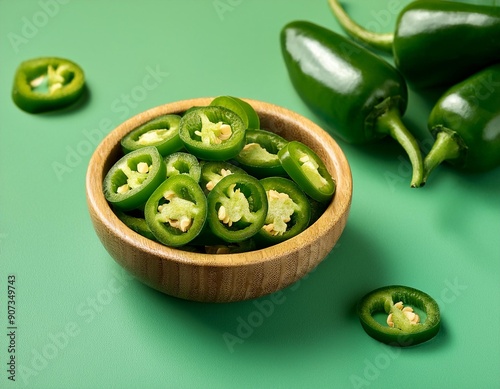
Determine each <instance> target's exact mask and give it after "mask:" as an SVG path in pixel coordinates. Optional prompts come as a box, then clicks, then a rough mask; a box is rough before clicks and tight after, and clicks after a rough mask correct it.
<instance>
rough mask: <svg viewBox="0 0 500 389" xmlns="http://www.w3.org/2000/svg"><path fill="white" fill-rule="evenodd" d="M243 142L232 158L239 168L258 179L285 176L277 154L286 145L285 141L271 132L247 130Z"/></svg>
mask: <svg viewBox="0 0 500 389" xmlns="http://www.w3.org/2000/svg"><path fill="white" fill-rule="evenodd" d="M245 142H246V144H245V146H244V147H243V149H242V150H241V151H240V153H239V154H238V155H237V156H236V157H234V160H235V161H236V162H238V165H239V166H241V167H242V168H243V169H245V170H246V171H247V172H248V173H250V174H252V175H254V176H256V177H258V178H264V177H270V176H284V175H286V173H285V170H284V169H283V166H281V162H280V160H279V157H278V152H279V151H280V150H281V149H282V148H283V147H285V145H286V144H287V143H288V141H287V140H286V139H284V138H282V137H281V136H279V135H278V134H275V133H273V132H271V131H266V130H262V129H257V130H247V132H246V141H245Z"/></svg>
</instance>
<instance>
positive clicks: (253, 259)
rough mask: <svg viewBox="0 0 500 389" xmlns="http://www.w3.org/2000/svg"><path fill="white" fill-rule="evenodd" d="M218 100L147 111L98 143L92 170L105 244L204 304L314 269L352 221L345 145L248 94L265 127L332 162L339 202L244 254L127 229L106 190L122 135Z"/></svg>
mask: <svg viewBox="0 0 500 389" xmlns="http://www.w3.org/2000/svg"><path fill="white" fill-rule="evenodd" d="M211 100H212V98H199V99H192V100H184V101H179V102H175V103H169V104H165V105H162V106H159V107H155V108H152V109H150V110H148V111H145V112H143V113H140V114H138V115H136V116H134V117H132V118H130V119H129V120H127V121H125V122H124V123H122V124H121V125H119V126H118V127H117V128H115V129H114V130H113V131H112V132H111V133H110V134H109V135H108V136H107V137H106V138H105V139H104V140H103V141H102V142H101V144H100V145H99V146H98V147H97V148H96V150H95V152H94V154H93V155H92V157H91V160H90V162H89V166H88V170H87V176H86V191H87V204H88V209H89V214H90V217H91V220H92V223H93V226H94V229H95V231H96V233H97V236H98V237H99V239H100V240H101V242H102V244H103V246H104V247H105V249H106V250H107V251H108V252H109V254H110V255H111V257H113V258H114V260H115V261H116V262H118V263H119V264H120V265H121V266H123V267H124V268H125V269H127V270H128V271H129V272H130V273H131V274H133V275H134V276H135V277H136V278H137V279H139V280H140V281H141V282H143V283H145V284H147V285H149V286H151V287H152V288H155V289H157V290H159V291H161V292H163V293H166V294H168V295H171V296H176V297H179V298H183V299H188V300H194V301H204V302H231V301H240V300H247V299H252V298H257V297H260V296H263V295H266V294H269V293H273V292H275V291H278V290H280V289H282V288H284V287H286V286H288V285H290V284H292V283H294V282H295V281H297V280H298V279H300V278H301V277H303V276H304V275H305V274H307V273H308V272H309V271H311V270H312V269H314V268H315V267H316V266H317V265H318V264H319V263H320V262H321V261H322V260H323V259H324V258H325V257H326V256H327V255H328V253H329V252H330V251H331V250H332V248H333V247H334V246H335V244H336V242H337V240H338V239H339V237H340V235H341V234H342V231H343V230H344V227H345V225H346V222H347V218H348V215H349V210H350V206H351V199H352V189H353V188H352V176H351V170H350V167H349V164H348V162H347V160H346V158H345V156H344V153H343V152H342V150H341V149H340V147H339V146H338V144H337V143H336V142H335V141H334V140H333V139H332V138H331V137H330V136H329V135H328V134H327V133H326V132H325V131H324V130H322V129H321V128H320V127H318V126H317V125H316V124H314V123H313V122H311V121H310V120H308V119H306V118H304V117H302V116H300V115H298V114H296V113H294V112H292V111H289V110H287V109H284V108H281V107H278V106H276V105H273V104H269V103H264V102H260V101H255V100H248V99H245V100H246V101H247V102H248V103H250V104H251V105H252V106H253V107H254V109H255V110H256V111H257V113H258V114H259V116H260V119H261V128H262V129H266V130H270V131H273V132H276V133H277V134H279V135H281V136H282V137H284V138H285V139H288V140H299V141H301V142H303V143H305V144H307V145H308V146H309V147H310V148H312V149H313V150H314V151H316V153H318V155H319V156H320V158H322V160H323V161H324V162H325V164H326V167H327V169H328V171H329V172H330V174H331V175H332V177H333V178H335V180H336V182H337V189H336V193H335V196H334V199H333V201H332V202H331V203H330V204H329V206H328V208H327V209H326V211H325V213H324V214H323V215H322V216H321V217H320V218H319V219H318V220H317V221H316V222H315V223H314V224H313V225H312V226H310V227H309V228H308V229H307V230H306V231H304V232H302V233H301V234H299V235H297V236H296V237H294V238H292V239H289V240H288V241H286V242H284V243H281V244H278V245H275V246H272V247H269V248H266V249H262V250H255V251H252V252H249V253H242V254H219V255H209V254H200V253H190V252H186V251H182V250H179V249H174V248H169V247H166V246H164V245H161V244H159V243H156V242H153V241H151V240H149V239H146V238H144V237H143V236H141V235H139V234H137V233H135V232H134V231H132V230H130V229H129V228H128V227H126V226H125V225H124V224H123V223H122V222H121V221H120V220H119V219H118V217H117V216H116V215H115V214H114V213H113V211H112V210H111V208H110V207H109V205H108V203H107V202H106V199H105V198H104V195H103V187H102V182H103V179H104V176H105V175H106V173H107V171H108V170H109V169H110V168H111V166H112V165H113V164H114V163H115V162H116V161H117V160H118V158H119V156H120V155H121V149H120V140H121V138H122V137H123V136H124V135H125V134H127V133H128V132H130V131H131V130H132V129H134V128H135V127H137V126H139V125H141V124H143V123H145V122H147V121H148V120H151V119H153V118H155V117H157V116H159V115H163V114H168V113H177V114H182V113H183V112H184V111H186V110H187V109H188V108H190V107H192V106H203V105H208V104H209V103H210V101H211Z"/></svg>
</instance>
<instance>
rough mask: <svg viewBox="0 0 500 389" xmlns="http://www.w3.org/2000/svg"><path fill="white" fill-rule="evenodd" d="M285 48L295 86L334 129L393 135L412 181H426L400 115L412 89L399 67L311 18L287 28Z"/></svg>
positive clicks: (348, 134) (365, 138)
mask: <svg viewBox="0 0 500 389" xmlns="http://www.w3.org/2000/svg"><path fill="white" fill-rule="evenodd" d="M281 48H282V54H283V58H284V61H285V64H286V67H287V70H288V73H289V76H290V79H291V81H292V84H293V86H294V88H295V90H296V91H297V93H298V94H299V96H300V97H301V98H302V100H303V101H304V102H305V103H306V104H307V105H308V106H309V108H310V109H311V110H312V111H313V112H315V113H316V114H317V115H318V116H319V117H321V118H322V119H323V120H324V121H325V122H326V123H327V124H328V125H329V126H331V130H332V134H333V135H335V136H339V137H341V138H342V139H343V140H345V141H346V142H349V143H352V144H364V143H368V142H373V141H376V140H379V139H382V138H384V137H386V136H388V135H389V136H391V137H392V138H394V139H395V140H396V141H397V142H398V143H399V144H401V146H402V147H403V148H404V149H405V151H406V153H407V155H408V157H409V159H410V162H411V165H412V178H411V183H410V185H411V186H412V187H419V186H421V185H422V177H423V158H422V154H421V152H420V148H419V146H418V143H417V141H416V139H415V138H414V136H413V135H412V134H411V133H410V131H408V129H407V128H406V127H405V126H404V124H403V123H402V120H401V116H402V115H403V114H404V112H405V110H406V107H407V102H408V101H407V100H408V89H407V85H406V82H405V80H404V79H403V77H402V76H401V74H400V73H399V72H398V71H397V70H396V69H395V68H394V67H392V66H391V65H389V63H387V62H386V61H384V60H383V59H382V58H380V57H378V56H376V55H375V54H373V53H371V52H369V51H368V50H367V49H365V48H363V47H362V46H360V45H358V44H356V43H354V42H352V41H350V40H349V39H346V38H344V37H343V36H341V35H339V34H337V33H335V32H333V31H331V30H328V29H326V28H323V27H321V26H318V25H316V24H313V23H310V22H306V21H295V22H291V23H289V24H287V25H286V26H285V27H284V28H283V29H282V31H281Z"/></svg>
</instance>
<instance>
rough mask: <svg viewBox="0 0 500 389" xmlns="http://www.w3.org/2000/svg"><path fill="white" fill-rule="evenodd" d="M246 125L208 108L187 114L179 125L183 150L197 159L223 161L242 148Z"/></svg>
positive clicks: (221, 110) (232, 115)
mask: <svg viewBox="0 0 500 389" xmlns="http://www.w3.org/2000/svg"><path fill="white" fill-rule="evenodd" d="M245 132H246V129H245V125H244V124H243V121H242V120H241V119H240V117H239V116H238V115H237V114H235V113H234V112H233V111H230V110H229V109H227V108H224V107H218V106H213V107H212V106H208V107H198V108H193V109H192V110H190V111H189V112H186V113H185V114H184V116H183V117H182V119H181V121H180V123H179V135H180V138H181V140H182V142H183V144H184V147H185V148H186V149H187V150H188V151H189V152H190V153H191V154H193V155H195V156H196V157H198V158H200V159H204V160H209V161H225V160H228V159H231V158H233V157H235V156H236V155H238V153H239V152H240V151H241V149H242V148H243V146H244V145H245Z"/></svg>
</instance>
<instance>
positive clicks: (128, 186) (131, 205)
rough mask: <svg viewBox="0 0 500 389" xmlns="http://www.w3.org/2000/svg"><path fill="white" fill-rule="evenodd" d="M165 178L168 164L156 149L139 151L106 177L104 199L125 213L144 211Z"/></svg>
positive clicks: (117, 165) (123, 160) (149, 148)
mask: <svg viewBox="0 0 500 389" xmlns="http://www.w3.org/2000/svg"><path fill="white" fill-rule="evenodd" d="M165 175H166V168H165V162H164V160H163V158H162V156H161V155H160V153H159V152H158V149H157V148H156V147H153V146H150V147H144V148H142V149H139V150H135V151H133V152H131V153H129V154H126V155H125V156H123V157H122V158H120V159H119V160H118V161H117V162H116V163H115V164H114V165H113V166H112V167H111V169H110V170H109V172H108V173H107V174H106V177H104V182H103V191H104V196H105V197H106V200H108V202H109V203H111V204H112V205H113V206H114V207H116V208H118V209H121V210H123V211H127V210H132V209H135V208H140V207H141V206H143V205H144V204H145V203H146V201H147V200H148V198H149V196H150V195H151V194H152V193H153V192H154V190H155V189H156V188H157V187H158V185H160V184H161V183H162V182H163V181H164V180H165Z"/></svg>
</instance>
